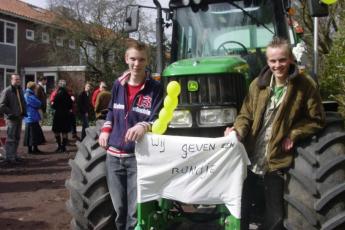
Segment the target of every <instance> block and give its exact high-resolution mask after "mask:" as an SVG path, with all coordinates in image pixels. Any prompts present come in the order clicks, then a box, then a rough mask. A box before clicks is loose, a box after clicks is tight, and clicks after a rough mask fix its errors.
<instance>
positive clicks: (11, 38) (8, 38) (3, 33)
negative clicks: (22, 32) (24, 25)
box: [0, 20, 17, 45]
mask: <svg viewBox="0 0 345 230" xmlns="http://www.w3.org/2000/svg"><path fill="white" fill-rule="evenodd" d="M16 29H17V25H16V24H14V23H11V22H7V21H3V20H0V43H5V44H12V45H15V44H16Z"/></svg>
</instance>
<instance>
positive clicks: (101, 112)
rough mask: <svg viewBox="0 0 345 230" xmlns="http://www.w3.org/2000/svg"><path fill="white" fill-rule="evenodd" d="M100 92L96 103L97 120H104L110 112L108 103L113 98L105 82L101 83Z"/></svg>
mask: <svg viewBox="0 0 345 230" xmlns="http://www.w3.org/2000/svg"><path fill="white" fill-rule="evenodd" d="M99 88H100V92H99V94H98V96H97V99H96V103H95V114H96V119H97V120H104V119H105V118H106V116H107V113H108V105H109V102H110V100H111V93H110V92H109V91H108V90H107V85H106V84H105V82H103V83H101V84H100V86H99Z"/></svg>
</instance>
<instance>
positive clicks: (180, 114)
mask: <svg viewBox="0 0 345 230" xmlns="http://www.w3.org/2000/svg"><path fill="white" fill-rule="evenodd" d="M192 125H193V120H192V114H191V113H190V111H189V110H175V111H174V116H173V119H172V120H171V121H170V124H169V127H171V128H186V127H192Z"/></svg>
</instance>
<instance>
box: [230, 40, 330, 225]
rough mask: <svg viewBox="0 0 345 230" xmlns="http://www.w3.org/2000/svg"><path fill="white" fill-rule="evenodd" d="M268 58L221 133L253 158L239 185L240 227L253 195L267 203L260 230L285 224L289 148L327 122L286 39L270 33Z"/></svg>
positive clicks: (312, 85) (246, 220)
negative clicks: (230, 124)
mask: <svg viewBox="0 0 345 230" xmlns="http://www.w3.org/2000/svg"><path fill="white" fill-rule="evenodd" d="M266 57H267V66H265V67H264V68H263V70H262V71H261V73H260V74H259V76H258V77H257V78H256V79H255V80H254V81H253V82H252V83H251V84H250V87H249V91H248V95H247V96H246V97H245V99H244V102H243V105H242V108H241V111H240V113H239V115H238V116H237V117H236V120H235V123H234V126H233V127H231V128H227V129H226V130H225V132H224V135H228V134H229V133H230V132H231V131H235V132H236V133H237V137H238V139H239V140H241V141H243V143H244V145H245V147H246V150H247V153H248V156H249V159H250V160H251V163H252V164H251V165H250V166H249V168H248V169H249V170H248V176H247V178H246V180H245V182H244V185H243V193H242V205H241V229H249V222H250V219H249V217H250V216H252V211H253V206H252V204H253V203H257V202H255V201H256V200H255V198H258V199H260V201H262V200H263V201H264V204H265V205H264V206H265V210H262V213H265V216H264V223H263V228H262V229H265V230H278V229H279V230H280V229H284V227H283V220H284V200H283V195H284V184H285V180H286V178H285V171H286V170H287V169H289V167H291V164H292V161H293V158H294V154H293V147H294V146H295V144H296V142H298V141H299V140H302V139H304V138H306V137H308V136H311V135H313V134H315V133H316V132H318V131H319V130H320V129H322V127H323V126H324V123H325V113H324V110H323V106H322V102H321V97H320V94H319V90H318V87H317V84H316V83H315V82H314V80H313V79H312V78H311V77H310V76H307V75H305V74H301V73H299V71H298V68H297V66H296V64H295V62H294V57H293V54H292V50H291V46H290V44H289V42H288V41H287V40H285V39H282V38H274V39H273V40H272V41H271V42H270V43H269V44H268V47H267V49H266ZM258 185H261V186H258Z"/></svg>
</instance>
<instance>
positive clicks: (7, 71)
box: [0, 67, 15, 91]
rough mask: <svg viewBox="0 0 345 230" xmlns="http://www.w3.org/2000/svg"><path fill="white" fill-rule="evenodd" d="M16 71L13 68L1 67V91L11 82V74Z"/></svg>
mask: <svg viewBox="0 0 345 230" xmlns="http://www.w3.org/2000/svg"><path fill="white" fill-rule="evenodd" d="M14 72H15V70H14V69H12V68H6V67H0V91H2V90H3V89H5V87H7V86H9V85H10V84H11V75H12V74H13V73H14Z"/></svg>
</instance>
